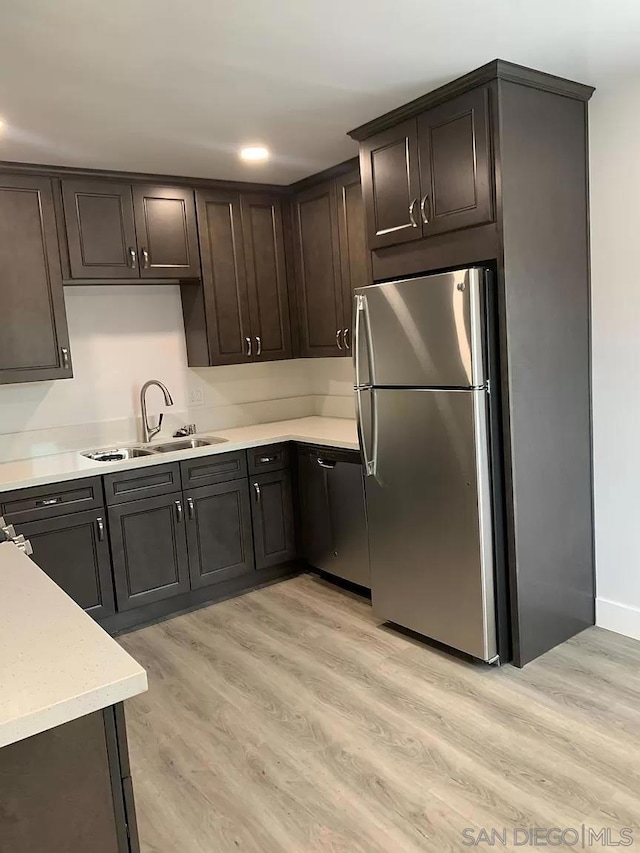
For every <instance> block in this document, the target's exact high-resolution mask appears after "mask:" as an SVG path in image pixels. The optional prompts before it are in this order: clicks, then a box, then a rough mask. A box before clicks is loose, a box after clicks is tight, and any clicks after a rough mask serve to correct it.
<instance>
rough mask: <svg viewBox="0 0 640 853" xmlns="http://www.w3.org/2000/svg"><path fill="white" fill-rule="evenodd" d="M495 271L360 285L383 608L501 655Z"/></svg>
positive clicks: (358, 364) (389, 616)
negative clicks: (491, 301) (493, 390)
mask: <svg viewBox="0 0 640 853" xmlns="http://www.w3.org/2000/svg"><path fill="white" fill-rule="evenodd" d="M486 284H487V279H486V273H485V271H483V270H482V269H466V270H459V271H456V272H450V273H443V274H439V275H431V276H425V277H422V278H413V279H407V280H404V281H394V282H386V283H382V284H374V285H371V286H370V287H363V288H359V289H358V290H356V295H355V302H356V305H355V310H356V316H355V341H354V360H355V375H356V397H357V411H358V430H359V436H360V446H361V451H362V454H363V459H364V465H365V473H366V479H365V487H366V495H367V514H368V526H369V547H370V555H371V590H372V602H373V608H374V613H375V614H376V615H377V616H378V617H379V618H381V619H383V620H385V621H389V622H393V623H396V624H397V625H401V626H403V627H405V628H408V629H410V630H412V631H415V632H417V633H419V634H422V635H424V636H425V637H429V638H432V639H434V640H437V641H438V642H440V643H444V644H445V645H447V646H450V647H452V648H455V649H459V650H461V651H463V652H466V653H468V654H469V655H472V656H474V657H476V658H481V659H482V660H485V661H494V660H496V658H497V654H498V652H497V631H496V604H495V593H494V553H493V529H492V528H493V517H492V488H491V478H490V459H489V421H488V395H489V383H488V376H487V361H488V360H487V358H486V334H485V330H486V324H485V310H486V308H485V302H486V291H485V288H486Z"/></svg>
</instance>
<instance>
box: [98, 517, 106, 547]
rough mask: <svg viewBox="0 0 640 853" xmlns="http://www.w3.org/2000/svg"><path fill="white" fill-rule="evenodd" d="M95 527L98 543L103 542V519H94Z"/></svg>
mask: <svg viewBox="0 0 640 853" xmlns="http://www.w3.org/2000/svg"><path fill="white" fill-rule="evenodd" d="M96 527H97V528H98V542H104V519H103V518H96Z"/></svg>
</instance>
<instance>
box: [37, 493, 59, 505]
mask: <svg viewBox="0 0 640 853" xmlns="http://www.w3.org/2000/svg"><path fill="white" fill-rule="evenodd" d="M61 500H62V497H61V496H60V495H58V497H57V498H42V500H39V501H36V506H55V504H59V503H60V501H61Z"/></svg>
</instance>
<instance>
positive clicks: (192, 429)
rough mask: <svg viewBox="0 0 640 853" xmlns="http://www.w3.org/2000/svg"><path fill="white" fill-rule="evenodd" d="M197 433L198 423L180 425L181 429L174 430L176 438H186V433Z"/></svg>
mask: <svg viewBox="0 0 640 853" xmlns="http://www.w3.org/2000/svg"><path fill="white" fill-rule="evenodd" d="M195 433H196V425H195V424H185V425H184V426H183V427H180V429H177V430H176V431H175V432H174V434H173V437H174V438H184V436H186V435H195Z"/></svg>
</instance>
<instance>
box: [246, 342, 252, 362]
mask: <svg viewBox="0 0 640 853" xmlns="http://www.w3.org/2000/svg"><path fill="white" fill-rule="evenodd" d="M245 341H246V344H247V358H251V338H245Z"/></svg>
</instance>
